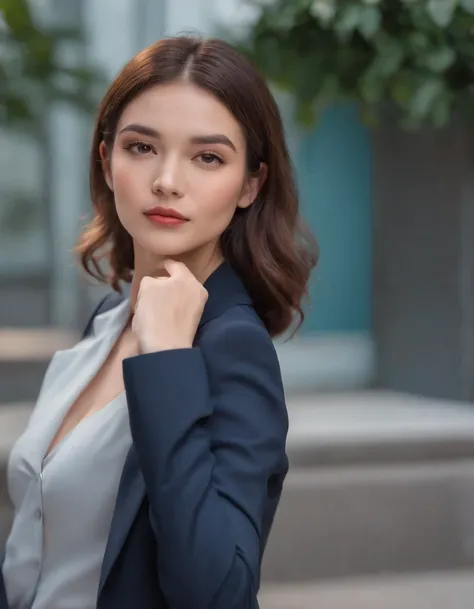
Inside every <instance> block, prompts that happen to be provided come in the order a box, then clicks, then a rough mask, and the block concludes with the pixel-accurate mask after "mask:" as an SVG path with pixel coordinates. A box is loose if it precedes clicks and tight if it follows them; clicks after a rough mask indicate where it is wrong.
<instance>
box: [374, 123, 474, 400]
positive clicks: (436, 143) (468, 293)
mask: <svg viewBox="0 0 474 609" xmlns="http://www.w3.org/2000/svg"><path fill="white" fill-rule="evenodd" d="M373 141H374V263H373V280H374V281H373V291H374V319H373V324H374V333H375V343H376V358H377V374H376V376H377V384H378V385H379V386H382V387H386V388H390V389H396V390H400V391H410V392H414V393H420V394H424V395H428V396H435V397H441V398H454V399H459V400H469V401H472V400H473V398H474V392H473V379H474V351H473V346H474V323H473V322H474V183H473V180H474V164H473V150H472V141H473V140H472V131H471V130H468V129H467V128H466V126H465V125H463V124H456V125H452V126H451V127H450V128H449V129H446V130H444V131H442V132H437V133H434V132H424V133H421V134H408V133H405V132H402V131H401V130H399V129H398V128H397V127H396V126H395V124H394V123H391V124H386V125H384V126H383V127H381V128H380V129H379V130H378V131H375V132H374V137H373Z"/></svg>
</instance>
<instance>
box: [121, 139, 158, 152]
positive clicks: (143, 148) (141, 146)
mask: <svg viewBox="0 0 474 609" xmlns="http://www.w3.org/2000/svg"><path fill="white" fill-rule="evenodd" d="M126 149H127V150H132V151H133V152H136V153H137V154H149V153H150V152H152V150H153V149H152V147H151V146H150V145H149V144H145V143H144V142H130V144H127V146H126Z"/></svg>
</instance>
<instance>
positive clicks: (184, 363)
mask: <svg viewBox="0 0 474 609" xmlns="http://www.w3.org/2000/svg"><path fill="white" fill-rule="evenodd" d="M205 287H206V289H207V290H208V293H209V297H208V300H207V303H206V306H205V309H204V313H203V316H202V319H201V322H200V324H199V329H198V332H197V335H196V339H195V344H194V347H193V348H192V349H178V350H170V351H162V352H157V353H151V354H146V355H138V356H136V357H131V358H128V359H125V360H124V362H123V376H124V383H125V391H126V395H127V401H128V409H129V416H130V426H131V432H132V439H133V445H132V448H131V449H130V451H129V454H128V456H127V459H126V462H125V466H124V468H123V473H122V478H121V481H120V486H119V491H118V496H117V501H116V505H115V511H114V515H113V520H112V525H111V529H110V534H109V538H108V543H107V548H106V552H105V557H104V561H103V565H102V573H101V580H100V587H99V594H98V600H97V608H98V609H135V608H137V609H257V608H258V603H257V592H258V589H259V583H260V582H259V580H260V565H261V560H262V555H263V551H264V548H265V544H266V541H267V537H268V534H269V532H270V528H271V525H272V521H273V518H274V515H275V510H276V508H277V504H278V501H279V498H280V494H281V490H282V484H283V480H284V478H285V475H286V473H287V470H288V460H287V456H286V451H285V442H286V434H287V429H288V418H287V410H286V406H285V399H284V393H283V387H282V381H281V374H280V369H279V364H278V360H277V356H276V353H275V349H274V346H273V342H272V340H271V338H270V336H269V335H268V332H267V331H266V329H265V327H264V325H263V324H262V322H261V320H260V319H259V317H258V316H257V314H256V312H255V310H254V309H253V307H252V303H251V299H250V297H249V295H248V293H247V291H246V289H245V287H244V285H243V283H242V281H241V280H240V279H239V278H238V276H237V275H236V274H235V273H234V271H233V270H232V269H231V267H230V266H229V265H228V264H226V263H224V264H222V265H221V266H220V267H219V268H218V269H217V270H216V271H215V272H214V273H213V274H212V275H211V277H210V278H209V279H208V281H207V282H206V283H205ZM112 301H114V304H116V303H117V300H116V299H115V300H114V298H112ZM111 306H113V305H111ZM90 328H91V325H90V323H89V326H88V329H90ZM91 509H94V508H93V504H91ZM71 526H74V523H73V522H71ZM2 588H3V585H2V581H1V577H0V609H7V603H6V599H5V592H4V589H3V590H2ZM2 594H3V601H2Z"/></svg>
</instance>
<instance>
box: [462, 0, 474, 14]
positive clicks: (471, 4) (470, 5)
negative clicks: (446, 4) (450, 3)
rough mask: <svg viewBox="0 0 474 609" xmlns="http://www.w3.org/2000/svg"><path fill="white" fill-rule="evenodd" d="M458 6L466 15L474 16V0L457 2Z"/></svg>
mask: <svg viewBox="0 0 474 609" xmlns="http://www.w3.org/2000/svg"><path fill="white" fill-rule="evenodd" d="M459 6H460V7H461V8H463V9H464V10H465V11H466V13H469V14H470V15H474V0H459Z"/></svg>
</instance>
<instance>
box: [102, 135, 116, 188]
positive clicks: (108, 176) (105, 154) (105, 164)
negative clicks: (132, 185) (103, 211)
mask: <svg viewBox="0 0 474 609" xmlns="http://www.w3.org/2000/svg"><path fill="white" fill-rule="evenodd" d="M99 154H100V161H101V163H102V171H103V172H104V178H105V181H106V182H107V186H108V187H109V188H110V190H111V191H112V192H113V191H114V185H113V181H112V170H111V167H110V155H109V151H108V148H107V146H106V145H105V142H104V141H102V142H101V143H100V145H99Z"/></svg>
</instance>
